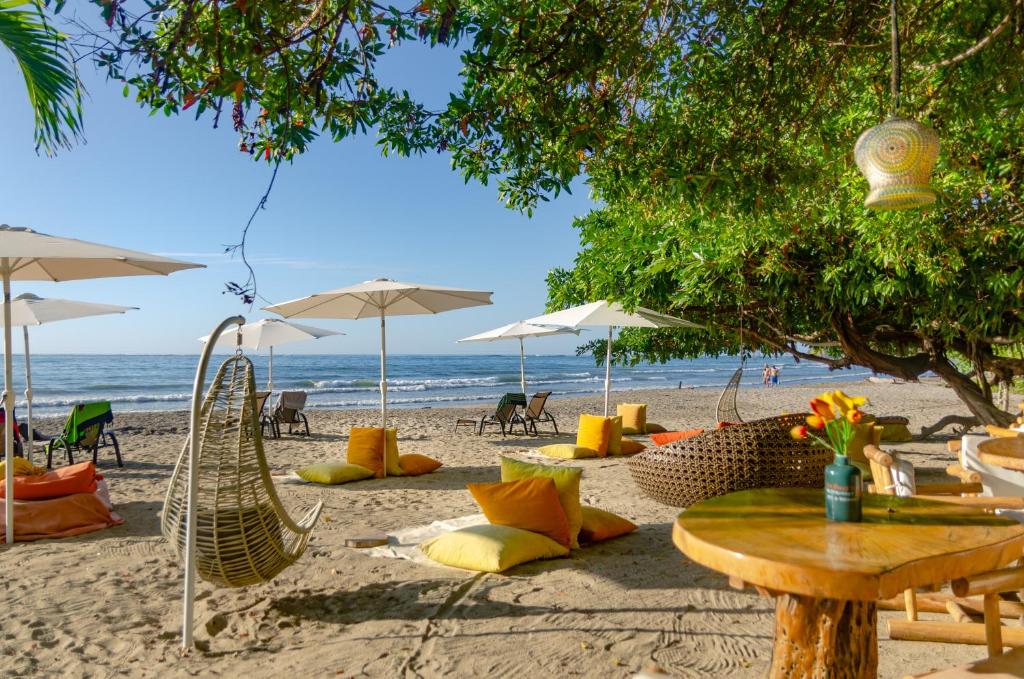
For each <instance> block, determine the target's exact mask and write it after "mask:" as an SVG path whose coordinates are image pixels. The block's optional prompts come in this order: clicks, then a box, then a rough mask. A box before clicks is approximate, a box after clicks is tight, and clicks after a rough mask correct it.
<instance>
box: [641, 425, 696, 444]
mask: <svg viewBox="0 0 1024 679" xmlns="http://www.w3.org/2000/svg"><path fill="white" fill-rule="evenodd" d="M702 433H704V430H703V429H688V430H686V431H667V432H665V433H664V434H651V441H653V442H654V445H656V446H664V445H666V444H669V443H672V442H673V441H679V440H681V439H688V438H690V437H691V436H696V435H697V434H702Z"/></svg>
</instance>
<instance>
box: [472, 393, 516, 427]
mask: <svg viewBox="0 0 1024 679" xmlns="http://www.w3.org/2000/svg"><path fill="white" fill-rule="evenodd" d="M525 402H526V395H525V394H515V393H509V394H505V395H504V396H502V397H501V399H500V400H499V401H498V406H497V407H496V408H495V409H494V412H493V413H489V414H487V415H484V416H483V417H481V418H480V426H479V428H478V429H477V432H476V433H477V435H481V434H483V433H484V428H485V427H493V426H498V427H501V435H502V436H505V434H506V432H507V433H509V434H511V433H512V427H513V426H515V425H516V424H521V425H523V434H526V433H527V431H526V420H524V419H523V416H522V415H520V414H519V413H517V412H516V408H517V407H518V406H519V405H520V404H521V403H525Z"/></svg>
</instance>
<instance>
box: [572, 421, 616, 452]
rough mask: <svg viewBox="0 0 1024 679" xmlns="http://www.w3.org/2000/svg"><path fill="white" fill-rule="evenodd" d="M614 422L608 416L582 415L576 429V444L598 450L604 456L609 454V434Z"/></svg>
mask: <svg viewBox="0 0 1024 679" xmlns="http://www.w3.org/2000/svg"><path fill="white" fill-rule="evenodd" d="M611 426H612V423H611V421H610V420H609V419H608V418H607V417H598V416H597V415H587V414H583V415H580V423H579V427H578V428H577V430H576V445H578V446H583V447H584V448H590V449H592V450H596V451H597V454H598V455H600V456H601V457H604V456H605V455H607V454H608V434H609V433H610V432H611Z"/></svg>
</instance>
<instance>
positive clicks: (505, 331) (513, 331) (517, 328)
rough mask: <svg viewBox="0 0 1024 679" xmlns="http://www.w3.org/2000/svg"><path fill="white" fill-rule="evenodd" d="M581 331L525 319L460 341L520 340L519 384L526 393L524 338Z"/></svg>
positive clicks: (524, 393)
mask: <svg viewBox="0 0 1024 679" xmlns="http://www.w3.org/2000/svg"><path fill="white" fill-rule="evenodd" d="M579 334H580V331H579V330H578V329H575V328H556V327H553V326H546V325H534V324H532V323H526V322H525V321H518V322H516V323H509V324H508V325H503V326H501V327H500V328H495V329H494V330H488V331H487V332H481V333H479V334H477V335H471V336H470V337H463V338H462V339H460V340H457V341H458V342H497V341H498V340H514V339H517V340H519V386H520V387H522V389H523V395H524V396H525V395H526V356H525V351H524V349H523V340H524V339H525V338H527V337H548V336H549V335H579Z"/></svg>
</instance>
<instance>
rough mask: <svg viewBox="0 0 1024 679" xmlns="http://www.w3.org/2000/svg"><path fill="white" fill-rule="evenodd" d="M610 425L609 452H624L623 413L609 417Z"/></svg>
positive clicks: (616, 453)
mask: <svg viewBox="0 0 1024 679" xmlns="http://www.w3.org/2000/svg"><path fill="white" fill-rule="evenodd" d="M608 421H609V423H610V424H609V427H608V454H609V455H621V454H622V415H616V416H615V417H609V418H608Z"/></svg>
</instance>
